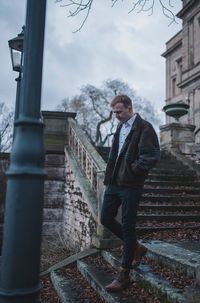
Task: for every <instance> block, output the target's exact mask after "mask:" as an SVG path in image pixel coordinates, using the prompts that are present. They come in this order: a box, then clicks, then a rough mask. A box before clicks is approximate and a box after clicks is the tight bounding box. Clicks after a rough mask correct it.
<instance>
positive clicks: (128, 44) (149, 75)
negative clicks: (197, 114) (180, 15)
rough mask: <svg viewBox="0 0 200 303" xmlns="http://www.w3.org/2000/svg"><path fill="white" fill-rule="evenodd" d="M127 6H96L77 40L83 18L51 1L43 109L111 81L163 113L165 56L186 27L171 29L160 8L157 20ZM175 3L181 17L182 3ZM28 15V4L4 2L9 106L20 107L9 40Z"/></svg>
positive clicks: (0, 72) (3, 94)
mask: <svg viewBox="0 0 200 303" xmlns="http://www.w3.org/2000/svg"><path fill="white" fill-rule="evenodd" d="M66 2H67V0H66V1H65V0H63V4H64V3H66ZM127 2H129V3H130V2H131V1H127ZM127 2H126V3H125V1H124V2H121V1H119V2H118V4H116V5H115V7H113V8H111V5H110V4H111V1H109V0H94V7H93V9H92V10H91V13H90V15H89V18H88V20H87V22H86V24H85V25H84V27H83V28H82V30H81V31H80V32H78V33H76V34H74V33H72V32H73V31H74V30H76V29H78V27H79V26H80V24H81V17H82V16H77V17H75V18H68V17H67V16H68V11H67V8H62V7H60V4H59V3H55V0H47V17H46V30H45V49H44V68H43V89H42V109H44V110H54V109H55V107H56V105H57V104H58V103H59V102H60V101H61V100H62V99H64V98H65V97H70V96H73V95H76V94H78V93H79V89H80V87H81V86H83V85H86V84H93V85H96V86H100V85H101V84H102V81H104V80H106V79H108V78H110V79H120V80H122V81H125V82H127V83H128V84H129V85H130V86H131V87H132V88H134V89H135V90H136V92H137V94H138V95H140V96H141V97H144V98H147V99H148V100H150V101H151V102H152V103H154V104H155V106H156V108H157V109H158V110H159V109H161V108H162V107H163V106H164V100H165V61H164V58H162V57H161V54H162V53H163V52H164V51H165V43H166V41H167V40H169V39H170V38H171V37H172V36H173V35H174V34H176V33H177V32H178V31H179V30H180V28H181V21H180V20H177V21H178V24H176V23H173V24H172V25H170V26H169V23H170V20H169V19H167V18H166V17H165V16H164V15H163V14H162V12H161V8H160V6H159V5H157V7H155V10H154V14H153V15H152V16H148V14H145V13H137V12H133V13H131V14H128V10H129V9H130V6H128V4H127ZM156 2H158V1H156ZM166 2H168V1H166ZM171 3H172V4H174V8H172V10H173V12H174V13H175V14H176V13H177V12H178V11H179V10H180V9H181V3H182V1H181V0H174V1H173V0H172V1H171ZM25 9H26V1H25V0H12V1H7V0H1V6H0V32H1V39H0V43H1V45H0V49H1V54H0V67H1V68H0V102H5V103H6V104H7V105H9V106H14V103H15V93H16V82H15V80H14V79H15V78H16V76H17V73H16V72H13V71H12V68H11V60H10V53H9V49H8V40H9V39H11V38H13V37H15V36H16V35H17V34H18V33H19V32H21V27H22V25H23V24H24V23H25Z"/></svg>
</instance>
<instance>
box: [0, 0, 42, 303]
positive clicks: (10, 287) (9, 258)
mask: <svg viewBox="0 0 200 303" xmlns="http://www.w3.org/2000/svg"><path fill="white" fill-rule="evenodd" d="M45 12H46V0H27V9H26V27H25V32H24V47H23V48H24V60H23V59H22V60H23V77H22V85H21V92H20V98H19V115H18V117H17V119H16V120H15V139H14V141H13V148H12V153H11V156H10V166H9V169H8V171H7V173H6V174H7V178H8V181H7V191H6V209H5V220H4V232H3V248H2V257H1V261H2V262H1V268H0V303H7V302H12V303H36V302H38V293H39V290H40V283H39V272H40V246H41V233H42V210H43V196H44V178H45V176H46V173H45V169H44V159H45V150H44V140H43V128H44V124H43V122H42V121H41V114H40V110H41V109H40V107H41V81H42V65H43V64H42V62H43V46H44V29H45ZM15 50H16V49H15ZM13 62H14V61H13ZM18 62H22V61H18ZM15 69H16V70H17V71H19V66H18V67H17V66H16V67H15Z"/></svg>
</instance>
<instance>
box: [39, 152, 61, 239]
mask: <svg viewBox="0 0 200 303" xmlns="http://www.w3.org/2000/svg"><path fill="white" fill-rule="evenodd" d="M64 159H65V156H64V154H63V153H47V154H46V161H45V167H46V170H47V179H46V180H45V184H44V211H43V217H44V219H43V235H49V236H52V235H59V234H61V229H62V222H63V207H64V195H65V194H64V193H65V191H64V189H65V161H64Z"/></svg>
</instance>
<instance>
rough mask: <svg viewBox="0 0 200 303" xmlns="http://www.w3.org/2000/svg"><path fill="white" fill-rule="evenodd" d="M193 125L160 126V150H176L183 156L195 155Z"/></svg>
mask: <svg viewBox="0 0 200 303" xmlns="http://www.w3.org/2000/svg"><path fill="white" fill-rule="evenodd" d="M194 130H195V125H191V124H182V123H170V124H165V125H162V126H160V145H161V148H162V149H165V148H166V149H172V148H173V149H176V150H177V151H179V152H180V153H181V154H184V155H195V134H194Z"/></svg>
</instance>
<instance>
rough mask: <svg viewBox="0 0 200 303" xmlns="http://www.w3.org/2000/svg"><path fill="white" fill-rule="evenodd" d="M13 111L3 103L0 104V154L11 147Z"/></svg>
mask: <svg viewBox="0 0 200 303" xmlns="http://www.w3.org/2000/svg"><path fill="white" fill-rule="evenodd" d="M13 117H14V113H13V111H11V110H9V109H8V108H7V107H6V105H5V103H4V102H0V152H7V151H9V150H10V148H11V145H12V135H13Z"/></svg>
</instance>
